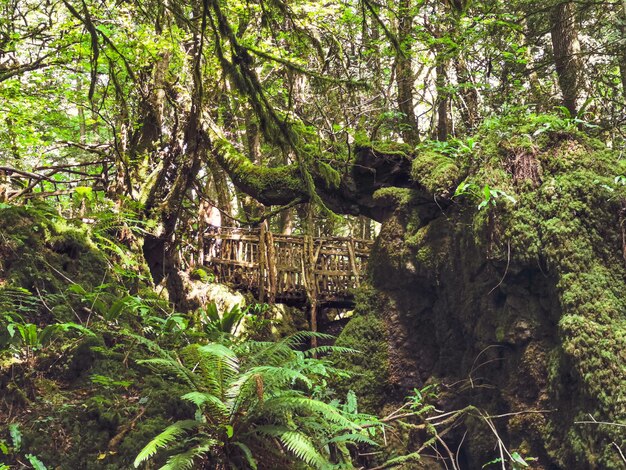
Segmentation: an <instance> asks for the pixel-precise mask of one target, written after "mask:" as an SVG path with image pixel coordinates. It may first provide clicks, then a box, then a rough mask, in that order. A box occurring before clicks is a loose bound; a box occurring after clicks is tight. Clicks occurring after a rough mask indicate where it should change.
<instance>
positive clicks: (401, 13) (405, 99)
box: [396, 0, 419, 145]
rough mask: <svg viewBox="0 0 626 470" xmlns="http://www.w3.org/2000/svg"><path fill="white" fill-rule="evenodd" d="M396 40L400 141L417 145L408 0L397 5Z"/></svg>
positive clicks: (410, 22) (417, 132) (410, 14)
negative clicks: (397, 44)
mask: <svg viewBox="0 0 626 470" xmlns="http://www.w3.org/2000/svg"><path fill="white" fill-rule="evenodd" d="M398 17H399V20H398V39H399V42H400V47H401V51H398V54H397V56H396V85H397V87H398V109H399V110H400V112H401V113H402V119H401V120H400V134H401V135H402V139H403V140H404V141H405V142H406V143H408V144H411V145H416V144H417V143H419V130H418V127H417V117H416V116H415V106H414V103H413V84H414V79H413V67H412V64H411V59H412V53H411V28H412V26H413V14H412V13H411V4H410V0H400V1H399V3H398Z"/></svg>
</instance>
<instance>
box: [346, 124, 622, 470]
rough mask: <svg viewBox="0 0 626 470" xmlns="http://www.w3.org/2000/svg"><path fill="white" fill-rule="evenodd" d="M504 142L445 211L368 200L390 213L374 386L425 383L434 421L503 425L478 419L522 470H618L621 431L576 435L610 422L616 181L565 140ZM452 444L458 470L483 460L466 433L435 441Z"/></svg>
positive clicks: (602, 159) (618, 228) (480, 435)
mask: <svg viewBox="0 0 626 470" xmlns="http://www.w3.org/2000/svg"><path fill="white" fill-rule="evenodd" d="M515 142H517V141H515V140H514V139H513V138H511V139H510V140H507V141H506V142H502V141H497V142H496V141H495V140H494V141H488V140H487V141H486V142H485V144H484V147H483V151H482V152H481V155H480V156H479V158H478V159H477V160H479V162H480V166H475V167H472V164H471V163H470V164H469V166H468V167H467V168H466V175H469V176H467V178H466V180H465V181H466V182H467V183H468V185H469V187H472V188H475V191H473V192H472V193H471V194H468V195H466V197H465V199H464V198H462V197H460V198H455V199H453V202H454V201H456V203H453V204H451V205H446V206H442V207H440V208H437V207H436V208H434V209H433V207H432V206H433V205H432V204H431V206H430V207H429V208H425V207H424V205H423V201H421V200H418V199H416V198H412V197H411V190H410V189H409V190H407V189H402V188H397V189H394V188H387V189H386V190H385V192H384V194H383V195H381V196H383V197H387V198H389V201H390V202H391V203H393V204H395V211H394V212H393V214H392V215H390V216H389V217H388V218H387V219H386V220H385V221H384V223H383V226H382V230H381V234H380V236H379V239H378V241H377V243H376V246H375V249H374V253H373V255H372V258H371V260H370V266H369V270H370V274H371V285H372V286H373V288H374V289H375V291H376V296H377V298H378V299H379V303H382V304H381V305H379V306H378V307H377V308H378V310H379V317H380V318H382V319H383V320H384V323H385V328H386V338H387V352H388V367H387V377H384V378H382V381H385V382H386V383H387V384H388V387H387V390H388V391H389V390H391V391H393V393H391V394H390V395H389V397H393V399H394V400H399V399H401V398H402V397H403V396H406V395H408V394H409V393H410V391H411V390H412V389H413V388H414V387H421V386H423V384H424V383H426V382H439V383H440V384H441V385H442V388H441V392H440V401H441V402H440V407H444V408H445V409H446V410H452V409H459V408H461V407H464V406H467V405H474V406H476V407H477V408H478V409H481V410H484V412H485V414H488V415H492V416H495V415H506V416H503V417H499V418H494V419H493V422H494V424H495V427H496V430H497V433H498V435H499V437H500V438H501V439H502V440H503V442H504V443H505V445H506V446H507V448H508V449H509V450H511V451H514V450H515V451H518V452H519V453H520V454H522V455H524V456H527V457H535V458H537V460H536V461H534V465H535V468H545V469H548V468H549V469H561V468H562V469H566V468H598V469H600V468H602V469H610V468H623V461H622V457H621V456H620V453H619V451H618V448H621V449H625V448H626V437H625V434H624V433H623V428H620V427H618V426H614V425H598V424H581V423H577V422H580V421H587V422H588V421H591V420H592V418H591V417H593V419H595V420H598V421H605V422H610V423H624V421H625V420H626V394H625V392H624V391H625V390H626V282H625V280H626V270H625V263H624V240H623V238H622V234H623V227H624V220H623V212H624V209H623V207H624V203H623V201H624V194H623V193H624V191H623V187H621V186H620V184H615V183H616V182H617V181H618V180H616V178H615V175H616V174H619V172H620V171H623V168H621V167H619V166H618V163H616V162H617V159H616V157H615V155H612V154H611V153H610V152H608V151H607V150H606V149H604V148H603V147H602V146H600V145H598V144H596V143H594V142H593V141H589V140H588V139H586V138H584V136H581V135H578V134H576V133H573V134H565V133H555V134H551V135H549V136H545V139H543V140H542V141H541V143H540V144H539V145H536V146H527V147H524V146H521V144H519V142H517V143H515ZM489 145H492V147H491V148H489ZM516 162H523V163H524V165H525V166H524V168H525V169H526V170H528V168H527V167H529V166H532V168H531V169H530V170H528V171H523V172H521V173H520V172H519V171H517V170H516V168H517V167H516ZM420 164H421V163H420ZM422 166H423V165H422ZM459 166H461V165H459ZM518 166H519V165H518ZM414 169H415V168H414ZM518 170H519V168H518ZM434 173H435V171H434V170H433V171H432V172H431V174H434ZM520 175H521V176H520ZM414 176H415V175H414ZM448 177H449V176H448V175H446V178H448ZM417 184H418V183H416V185H417ZM431 186H432V188H433V190H436V182H435V183H434V184H431ZM485 187H486V188H487V189H486V190H485ZM496 188H497V189H496ZM494 189H496V190H495V191H494ZM447 191H448V193H450V190H449V189H448V190H447ZM494 194H495V195H496V196H495V197H494ZM503 194H504V195H505V196H506V197H503V196H502V195H503ZM498 196H499V199H497V200H496V199H495V198H496V197H498ZM509 196H510V198H509ZM481 198H482V201H481ZM420 201H421V202H420ZM482 202H486V203H485V204H482V207H481V209H480V210H479V209H478V208H477V206H478V205H481V203H482ZM360 308H361V310H365V309H366V307H365V306H363V305H362V306H361V307H360ZM357 318H358V317H357ZM386 393H387V392H386ZM465 430H467V431H468V432H467V435H466V436H465V439H464V441H463V445H462V447H461V448H460V454H461V455H460V457H461V461H462V462H464V465H463V466H464V468H481V467H482V465H484V464H485V463H486V462H488V461H490V460H492V459H493V458H495V457H497V456H498V455H497V450H494V445H495V443H496V440H495V436H494V433H493V432H492V431H490V430H489V428H488V427H487V425H486V423H485V422H484V421H483V420H480V419H473V418H469V419H467V420H466V422H465V429H459V431H458V432H457V433H456V434H454V433H452V434H451V435H450V436H451V437H450V441H451V444H452V445H453V446H455V447H454V448H456V446H458V445H459V443H460V442H461V438H462V436H463V433H464V432H465ZM451 448H452V447H451Z"/></svg>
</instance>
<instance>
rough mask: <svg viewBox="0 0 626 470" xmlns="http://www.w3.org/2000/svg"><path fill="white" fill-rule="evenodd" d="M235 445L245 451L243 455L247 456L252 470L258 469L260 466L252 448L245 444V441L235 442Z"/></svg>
mask: <svg viewBox="0 0 626 470" xmlns="http://www.w3.org/2000/svg"><path fill="white" fill-rule="evenodd" d="M233 445H234V446H235V447H238V448H239V449H241V451H242V452H243V455H244V456H245V458H246V462H248V465H250V468H251V469H252V470H257V468H258V467H257V462H256V459H255V458H254V457H253V455H252V451H251V450H250V448H249V447H248V446H247V445H245V444H244V443H243V442H233Z"/></svg>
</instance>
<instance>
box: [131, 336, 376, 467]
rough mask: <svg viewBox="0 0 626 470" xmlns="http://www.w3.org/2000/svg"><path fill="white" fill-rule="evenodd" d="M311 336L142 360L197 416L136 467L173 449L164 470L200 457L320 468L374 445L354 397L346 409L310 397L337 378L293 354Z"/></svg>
mask: <svg viewBox="0 0 626 470" xmlns="http://www.w3.org/2000/svg"><path fill="white" fill-rule="evenodd" d="M313 335H314V334H313V333H309V334H307V333H298V334H296V335H293V336H291V337H287V338H284V339H283V340H281V341H279V342H277V343H263V342H256V341H243V342H239V343H232V344H230V345H225V344H219V343H209V344H206V345H192V346H190V347H188V348H186V351H187V352H183V354H182V355H181V357H177V356H175V355H173V354H172V353H165V354H162V355H161V356H160V357H154V358H150V359H145V360H143V361H141V362H142V363H143V364H147V365H150V366H151V367H154V368H156V369H157V370H160V371H162V373H167V374H168V375H171V376H174V377H177V379H178V380H181V381H182V382H183V383H185V384H187V386H188V387H189V390H190V391H189V392H188V393H186V394H185V395H183V396H182V398H183V399H184V400H186V401H189V402H191V403H193V404H194V405H196V407H197V412H196V415H195V418H194V419H191V420H190V419H186V420H182V421H178V422H176V423H174V424H173V425H171V426H169V427H168V428H166V429H165V430H164V431H163V432H162V433H161V434H159V435H158V436H156V437H155V438H154V439H153V440H152V441H151V442H150V443H148V445H146V447H144V449H143V450H142V451H141V452H140V453H139V455H138V456H137V458H136V459H135V466H139V464H140V463H142V462H143V461H145V460H147V459H148V458H150V457H151V456H152V455H154V454H155V453H157V452H158V451H159V449H161V448H172V447H173V451H172V452H170V457H169V459H168V464H167V465H166V467H167V468H170V467H171V468H191V467H192V466H193V465H194V464H193V462H196V465H197V462H198V461H199V460H198V459H200V460H201V459H202V458H210V459H211V461H213V462H217V461H220V462H222V463H223V464H225V465H230V466H236V467H238V468H242V467H243V468H257V467H258V468H266V467H267V466H272V463H273V465H283V466H284V465H287V463H286V462H283V461H284V460H285V459H287V460H293V461H301V462H303V463H305V464H307V465H309V466H311V467H314V468H326V466H328V465H331V464H335V465H336V464H339V463H341V462H343V463H344V464H346V463H349V462H350V460H349V459H350V458H349V454H348V452H347V450H348V448H349V447H350V446H354V445H358V444H370V445H374V442H373V441H372V440H371V435H372V434H373V433H374V432H375V429H376V427H379V426H380V424H378V423H377V420H376V418H375V417H373V416H371V415H366V414H360V413H358V412H357V410H356V406H355V404H354V403H355V398H354V395H349V401H348V404H347V405H341V404H340V403H339V402H338V401H333V402H331V403H326V402H324V401H322V400H320V399H318V398H316V395H319V394H320V393H322V392H323V389H324V387H325V385H326V383H327V380H329V379H330V378H331V377H332V376H333V375H336V374H341V373H342V372H341V371H340V370H337V369H335V368H334V367H332V366H330V365H329V364H328V363H327V361H324V360H321V359H315V358H314V357H313V353H314V351H312V350H309V351H306V352H301V351H298V350H297V349H296V348H297V347H299V346H300V344H301V343H302V342H303V341H305V340H307V339H308V338H310V337H311V336H313ZM316 336H318V337H320V338H324V336H322V335H319V334H318V335H316ZM323 350H324V351H333V350H334V348H333V347H325V348H323ZM350 352H351V351H350V350H347V349H344V348H338V349H337V353H341V354H349V353H350ZM366 428H367V429H366ZM174 442H175V443H176V445H175V446H172V444H173V443H174ZM337 456H338V457H337ZM346 458H347V459H348V460H347V461H346V460H345V459H346ZM336 459H339V460H336ZM278 462H283V463H282V464H278Z"/></svg>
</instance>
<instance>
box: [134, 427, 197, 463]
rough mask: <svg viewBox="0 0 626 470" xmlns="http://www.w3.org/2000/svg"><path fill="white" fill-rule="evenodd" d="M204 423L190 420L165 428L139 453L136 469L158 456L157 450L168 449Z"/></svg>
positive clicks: (136, 459)
mask: <svg viewBox="0 0 626 470" xmlns="http://www.w3.org/2000/svg"><path fill="white" fill-rule="evenodd" d="M201 424H202V423H199V422H198V421H196V420H192V419H188V420H185V421H178V422H176V423H174V424H172V425H171V426H168V427H167V428H165V431H163V432H162V433H161V434H159V435H158V436H156V437H155V438H154V439H152V440H151V441H150V442H148V444H146V446H145V447H144V448H143V449H142V450H141V452H139V455H137V458H135V461H134V462H133V465H134V466H135V468H137V467H139V465H140V464H141V462H143V461H145V460H148V459H149V458H150V457H152V456H153V455H154V454H156V452H157V450H159V449H161V448H163V447H167V446H168V445H169V444H171V443H172V442H174V441H176V440H177V439H178V438H179V437H180V436H181V435H182V434H184V433H186V432H187V431H189V430H191V429H194V428H197V427H198V426H200V425H201Z"/></svg>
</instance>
